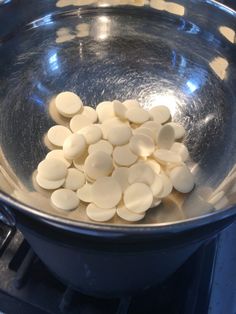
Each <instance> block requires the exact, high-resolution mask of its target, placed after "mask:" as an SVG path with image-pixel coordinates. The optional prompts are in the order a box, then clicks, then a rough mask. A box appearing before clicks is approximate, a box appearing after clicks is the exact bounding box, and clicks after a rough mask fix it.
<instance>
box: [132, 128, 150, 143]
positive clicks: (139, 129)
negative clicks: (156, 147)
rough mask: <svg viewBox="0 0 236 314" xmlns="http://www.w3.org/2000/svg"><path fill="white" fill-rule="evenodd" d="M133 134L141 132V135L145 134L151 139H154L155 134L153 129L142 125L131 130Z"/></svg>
mask: <svg viewBox="0 0 236 314" xmlns="http://www.w3.org/2000/svg"><path fill="white" fill-rule="evenodd" d="M133 134H134V135H135V134H143V135H146V136H148V137H150V138H151V139H153V140H155V135H154V132H153V130H151V129H149V128H145V127H143V126H141V127H139V128H137V129H135V130H134V131H133Z"/></svg>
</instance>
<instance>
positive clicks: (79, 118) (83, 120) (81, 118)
mask: <svg viewBox="0 0 236 314" xmlns="http://www.w3.org/2000/svg"><path fill="white" fill-rule="evenodd" d="M90 124H92V121H91V120H90V118H88V117H87V116H86V115H83V114H77V115H75V116H74V117H73V118H72V119H71V120H70V129H71V130H72V132H74V133H75V132H78V131H79V130H80V129H83V128H85V127H86V126H88V125H90Z"/></svg>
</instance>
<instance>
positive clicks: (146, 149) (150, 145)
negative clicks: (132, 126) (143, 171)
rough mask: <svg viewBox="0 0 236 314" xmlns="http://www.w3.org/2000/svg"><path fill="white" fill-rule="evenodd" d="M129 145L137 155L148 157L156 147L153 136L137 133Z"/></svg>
mask: <svg viewBox="0 0 236 314" xmlns="http://www.w3.org/2000/svg"><path fill="white" fill-rule="evenodd" d="M129 147H130V149H131V151H132V152H133V153H134V154H136V155H137V156H141V157H148V156H150V155H151V154H152V153H153V152H154V149H155V144H154V141H153V140H152V138H150V137H149V136H146V135H143V134H136V135H134V136H132V137H131V139H130V143H129Z"/></svg>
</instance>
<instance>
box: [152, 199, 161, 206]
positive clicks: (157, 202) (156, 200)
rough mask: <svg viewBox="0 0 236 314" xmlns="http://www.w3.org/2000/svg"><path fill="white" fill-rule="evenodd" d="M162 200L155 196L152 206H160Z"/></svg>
mask: <svg viewBox="0 0 236 314" xmlns="http://www.w3.org/2000/svg"><path fill="white" fill-rule="evenodd" d="M161 202H162V201H161V200H160V199H159V198H153V202H152V205H151V208H154V207H157V206H159V205H160V204H161Z"/></svg>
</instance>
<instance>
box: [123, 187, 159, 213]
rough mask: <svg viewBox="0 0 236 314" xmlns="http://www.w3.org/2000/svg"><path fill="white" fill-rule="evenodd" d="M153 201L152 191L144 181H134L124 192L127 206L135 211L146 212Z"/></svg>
mask: <svg viewBox="0 0 236 314" xmlns="http://www.w3.org/2000/svg"><path fill="white" fill-rule="evenodd" d="M152 202H153V195H152V191H151V189H150V188H149V187H148V186H147V185H146V184H144V183H134V184H132V185H130V186H129V187H128V188H127V189H126V190H125V192H124V204H125V207H126V208H127V209H129V210H131V211H133V212H134V213H138V214H140V213H144V212H146V211H147V210H148V209H149V208H150V207H151V205H152Z"/></svg>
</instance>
